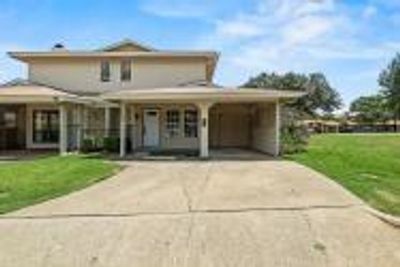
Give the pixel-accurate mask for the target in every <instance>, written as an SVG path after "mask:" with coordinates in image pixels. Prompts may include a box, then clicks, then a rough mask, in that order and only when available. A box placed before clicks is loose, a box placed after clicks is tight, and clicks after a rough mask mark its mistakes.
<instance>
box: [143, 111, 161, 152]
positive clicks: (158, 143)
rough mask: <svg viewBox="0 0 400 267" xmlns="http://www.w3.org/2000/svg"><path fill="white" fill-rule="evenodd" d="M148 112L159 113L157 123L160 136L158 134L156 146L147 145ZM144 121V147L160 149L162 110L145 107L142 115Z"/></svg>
mask: <svg viewBox="0 0 400 267" xmlns="http://www.w3.org/2000/svg"><path fill="white" fill-rule="evenodd" d="M147 112H156V113H157V118H158V121H157V122H158V123H157V128H158V134H157V135H158V136H157V139H156V140H157V145H155V146H148V145H146V137H145V136H146V132H147V130H146V114H147ZM142 121H143V129H142V140H143V147H144V148H151V149H158V148H160V146H161V127H160V121H161V111H160V109H159V108H144V109H143V115H142Z"/></svg>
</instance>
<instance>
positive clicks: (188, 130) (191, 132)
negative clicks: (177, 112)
mask: <svg viewBox="0 0 400 267" xmlns="http://www.w3.org/2000/svg"><path fill="white" fill-rule="evenodd" d="M197 127H198V119H197V110H185V137H197V130H198V129H197Z"/></svg>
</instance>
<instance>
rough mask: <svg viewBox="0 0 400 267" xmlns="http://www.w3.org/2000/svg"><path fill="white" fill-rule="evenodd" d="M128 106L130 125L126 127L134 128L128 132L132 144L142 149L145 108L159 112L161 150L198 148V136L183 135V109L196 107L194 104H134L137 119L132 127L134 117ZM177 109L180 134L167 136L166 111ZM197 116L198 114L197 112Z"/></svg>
mask: <svg viewBox="0 0 400 267" xmlns="http://www.w3.org/2000/svg"><path fill="white" fill-rule="evenodd" d="M130 107H131V106H128V114H130V117H129V124H130V126H131V127H128V129H134V131H133V132H130V133H128V137H131V136H132V135H133V136H134V138H133V139H134V142H135V143H134V146H135V147H136V148H138V149H143V134H144V131H143V128H144V127H143V125H144V122H143V113H144V110H145V109H157V110H158V111H159V112H160V113H159V116H160V117H159V129H160V135H159V137H160V140H159V142H160V147H159V149H161V150H173V149H190V150H197V149H199V138H198V137H193V138H189V137H185V136H184V110H185V109H196V107H195V106H193V105H190V104H181V105H167V104H165V105H161V104H160V105H135V107H134V109H135V113H136V117H137V121H136V123H135V127H132V124H133V123H132V122H133V119H134V115H132V113H131V112H129V108H130ZM172 108H173V109H179V110H180V134H179V135H178V136H169V134H168V132H167V129H166V124H167V119H166V112H167V110H168V109H172ZM198 117H199V114H198Z"/></svg>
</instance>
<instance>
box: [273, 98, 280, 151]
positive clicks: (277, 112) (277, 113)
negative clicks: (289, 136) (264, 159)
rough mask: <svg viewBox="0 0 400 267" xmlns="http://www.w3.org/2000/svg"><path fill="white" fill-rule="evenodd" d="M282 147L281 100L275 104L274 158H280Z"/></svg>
mask: <svg viewBox="0 0 400 267" xmlns="http://www.w3.org/2000/svg"><path fill="white" fill-rule="evenodd" d="M280 147H281V105H280V103H279V100H277V101H276V103H275V153H274V156H275V157H278V156H279V154H280Z"/></svg>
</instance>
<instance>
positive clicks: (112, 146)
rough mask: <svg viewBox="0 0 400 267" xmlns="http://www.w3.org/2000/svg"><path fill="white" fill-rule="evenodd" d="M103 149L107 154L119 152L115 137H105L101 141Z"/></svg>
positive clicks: (117, 139) (117, 141)
mask: <svg viewBox="0 0 400 267" xmlns="http://www.w3.org/2000/svg"><path fill="white" fill-rule="evenodd" d="M103 149H104V150H105V151H107V152H118V150H119V138H117V137H105V138H104V139H103Z"/></svg>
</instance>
